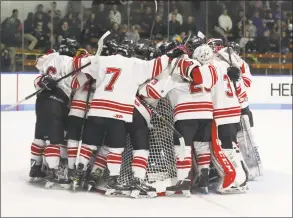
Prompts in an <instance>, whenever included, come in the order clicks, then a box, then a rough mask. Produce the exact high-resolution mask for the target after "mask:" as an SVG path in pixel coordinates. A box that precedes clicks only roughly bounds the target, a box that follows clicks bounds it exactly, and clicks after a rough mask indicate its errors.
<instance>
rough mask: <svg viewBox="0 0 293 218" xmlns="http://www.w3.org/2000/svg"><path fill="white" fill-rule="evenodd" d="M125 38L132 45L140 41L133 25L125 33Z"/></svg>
mask: <svg viewBox="0 0 293 218" xmlns="http://www.w3.org/2000/svg"><path fill="white" fill-rule="evenodd" d="M125 36H126V38H127V39H129V40H132V41H133V42H134V43H136V42H137V41H138V40H139V39H140V37H139V33H138V32H137V29H136V26H135V25H132V26H131V28H130V29H129V30H128V31H127V32H126V34H125Z"/></svg>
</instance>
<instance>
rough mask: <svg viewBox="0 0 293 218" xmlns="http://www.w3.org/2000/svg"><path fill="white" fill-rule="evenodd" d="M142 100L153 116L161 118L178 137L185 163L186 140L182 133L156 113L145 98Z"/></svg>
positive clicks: (181, 159) (180, 154) (181, 155)
mask: <svg viewBox="0 0 293 218" xmlns="http://www.w3.org/2000/svg"><path fill="white" fill-rule="evenodd" d="M140 100H141V102H142V103H143V105H144V106H146V107H147V108H148V109H150V111H151V112H152V113H153V114H155V115H156V116H157V117H159V119H161V120H162V121H163V122H164V123H165V124H166V126H167V127H168V128H169V129H171V130H172V131H173V132H174V134H175V136H176V137H178V139H179V143H180V153H179V160H180V161H183V160H184V157H185V140H184V138H183V136H182V135H181V134H180V132H178V131H177V130H176V129H175V127H174V126H173V124H171V123H169V122H168V120H166V119H165V118H164V117H163V116H162V115H161V114H160V113H159V112H158V111H156V109H155V108H154V107H153V106H152V105H150V104H149V103H147V102H146V101H145V100H144V99H143V98H140Z"/></svg>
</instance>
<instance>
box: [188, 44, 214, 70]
mask: <svg viewBox="0 0 293 218" xmlns="http://www.w3.org/2000/svg"><path fill="white" fill-rule="evenodd" d="M213 57H214V53H213V50H212V49H211V47H210V46H208V45H207V44H203V45H201V46H199V47H197V48H196V49H195V50H194V52H193V55H192V58H193V59H195V60H197V61H198V62H199V63H200V64H202V65H204V64H207V63H209V62H210V61H211V60H212V59H213Z"/></svg>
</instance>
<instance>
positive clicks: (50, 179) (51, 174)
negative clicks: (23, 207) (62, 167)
mask: <svg viewBox="0 0 293 218" xmlns="http://www.w3.org/2000/svg"><path fill="white" fill-rule="evenodd" d="M56 183H58V176H57V169H51V168H48V171H47V176H46V184H45V188H52V187H53V186H54V185H55V184H56Z"/></svg>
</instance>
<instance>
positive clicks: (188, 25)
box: [181, 16, 197, 35]
mask: <svg viewBox="0 0 293 218" xmlns="http://www.w3.org/2000/svg"><path fill="white" fill-rule="evenodd" d="M181 30H182V32H185V33H187V35H189V34H190V33H191V34H193V35H196V34H197V29H196V25H195V22H194V20H193V17H192V16H188V18H187V22H185V23H183V25H182V28H181Z"/></svg>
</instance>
